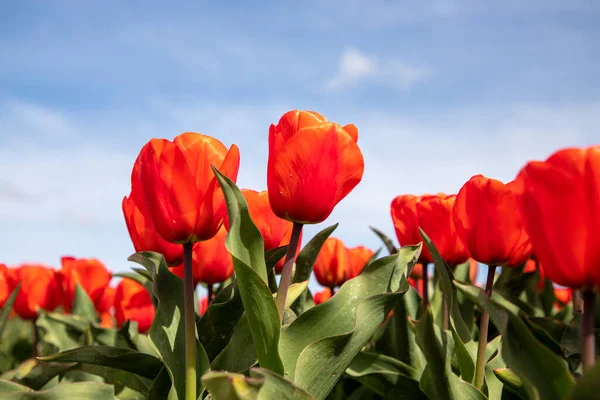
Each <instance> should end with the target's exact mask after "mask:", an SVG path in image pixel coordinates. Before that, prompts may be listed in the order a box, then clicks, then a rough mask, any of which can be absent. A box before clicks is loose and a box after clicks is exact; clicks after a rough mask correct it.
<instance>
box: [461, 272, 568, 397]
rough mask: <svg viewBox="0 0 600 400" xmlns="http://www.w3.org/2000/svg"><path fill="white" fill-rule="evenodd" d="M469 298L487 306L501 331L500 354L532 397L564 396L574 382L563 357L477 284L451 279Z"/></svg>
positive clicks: (485, 307) (491, 317) (493, 320)
mask: <svg viewBox="0 0 600 400" xmlns="http://www.w3.org/2000/svg"><path fill="white" fill-rule="evenodd" d="M454 284H455V285H456V287H457V288H458V289H459V290H460V291H461V292H463V293H464V294H465V295H467V296H468V297H469V298H470V299H471V300H472V301H473V302H475V303H476V304H478V305H479V306H480V307H482V308H484V309H485V310H487V312H488V313H489V315H490V319H491V321H492V322H493V323H494V325H495V326H496V328H497V329H498V330H499V331H500V333H501V335H502V358H503V359H504V361H505V362H506V365H507V367H508V368H510V369H511V370H513V371H514V372H515V373H516V374H517V375H518V376H519V377H520V378H521V379H522V380H523V382H524V385H525V388H526V390H527V393H528V394H529V396H530V397H531V398H532V399H543V400H553V399H557V400H558V399H564V398H565V397H566V396H567V394H568V393H569V391H570V390H571V388H572V387H573V385H574V381H573V377H572V376H571V374H570V373H569V369H568V366H567V363H566V361H565V360H564V359H562V358H561V357H559V356H557V355H556V354H554V353H553V352H552V351H551V350H549V349H548V348H547V347H546V346H544V345H543V344H542V343H540V342H539V341H538V340H537V339H536V338H535V336H534V335H533V333H531V331H530V330H529V329H527V325H526V324H525V322H523V321H522V320H521V318H519V317H518V316H517V315H515V314H513V313H512V312H510V311H508V310H507V309H506V308H504V307H502V306H501V305H500V304H498V303H497V302H496V301H495V300H494V299H493V298H492V299H490V298H488V297H487V296H486V294H485V292H483V290H481V289H480V288H478V287H474V286H467V285H463V284H460V283H458V282H454Z"/></svg>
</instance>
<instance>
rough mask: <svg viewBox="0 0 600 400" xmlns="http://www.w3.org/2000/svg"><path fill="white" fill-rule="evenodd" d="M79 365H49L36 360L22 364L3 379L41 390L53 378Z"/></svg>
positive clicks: (3, 376)
mask: <svg viewBox="0 0 600 400" xmlns="http://www.w3.org/2000/svg"><path fill="white" fill-rule="evenodd" d="M76 365H77V363H47V362H40V361H38V360H36V359H34V358H31V359H29V360H26V361H24V362H22V363H21V364H20V365H19V366H18V367H17V368H16V369H15V370H14V371H11V372H12V373H11V374H10V375H9V374H3V375H2V378H5V379H10V380H12V381H13V382H16V383H18V384H21V385H25V386H27V387H28V388H31V389H33V390H40V389H41V388H43V387H44V386H45V385H46V384H47V383H48V382H49V381H50V380H51V379H52V378H54V377H55V376H57V375H61V374H64V373H65V372H67V371H69V370H70V369H72V368H73V367H75V366H76Z"/></svg>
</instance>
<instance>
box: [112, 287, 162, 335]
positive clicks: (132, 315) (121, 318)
mask: <svg viewBox="0 0 600 400" xmlns="http://www.w3.org/2000/svg"><path fill="white" fill-rule="evenodd" d="M154 313H155V310H154V305H153V304H152V298H151V297H150V294H149V293H148V291H147V290H146V289H145V288H144V286H143V285H141V284H140V283H138V282H136V281H134V280H133V279H127V278H125V279H123V280H122V281H121V282H119V285H118V286H117V291H116V293H115V318H116V320H117V325H118V326H119V327H121V326H122V325H123V323H125V321H128V320H129V321H135V322H137V323H138V330H139V331H140V332H141V333H143V332H146V331H148V329H150V326H151V325H152V320H153V319H154Z"/></svg>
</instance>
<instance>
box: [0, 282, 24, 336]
mask: <svg viewBox="0 0 600 400" xmlns="http://www.w3.org/2000/svg"><path fill="white" fill-rule="evenodd" d="M19 289H21V282H19V284H18V285H17V287H15V288H14V289H13V291H12V293H11V294H10V296H8V298H7V299H6V302H5V303H4V306H3V307H2V310H1V311H0V338H1V337H2V332H4V327H5V326H6V321H8V316H9V315H10V311H11V310H12V307H13V304H14V303H15V299H16V298H17V294H19Z"/></svg>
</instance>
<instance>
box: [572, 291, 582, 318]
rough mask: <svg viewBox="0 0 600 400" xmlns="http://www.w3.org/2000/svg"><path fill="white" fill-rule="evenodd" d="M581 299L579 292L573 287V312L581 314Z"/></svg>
mask: <svg viewBox="0 0 600 400" xmlns="http://www.w3.org/2000/svg"><path fill="white" fill-rule="evenodd" d="M582 305H583V302H582V300H581V292H580V291H579V290H577V289H573V312H575V313H578V314H581V313H582V312H583V309H582V307H581V306H582Z"/></svg>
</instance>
